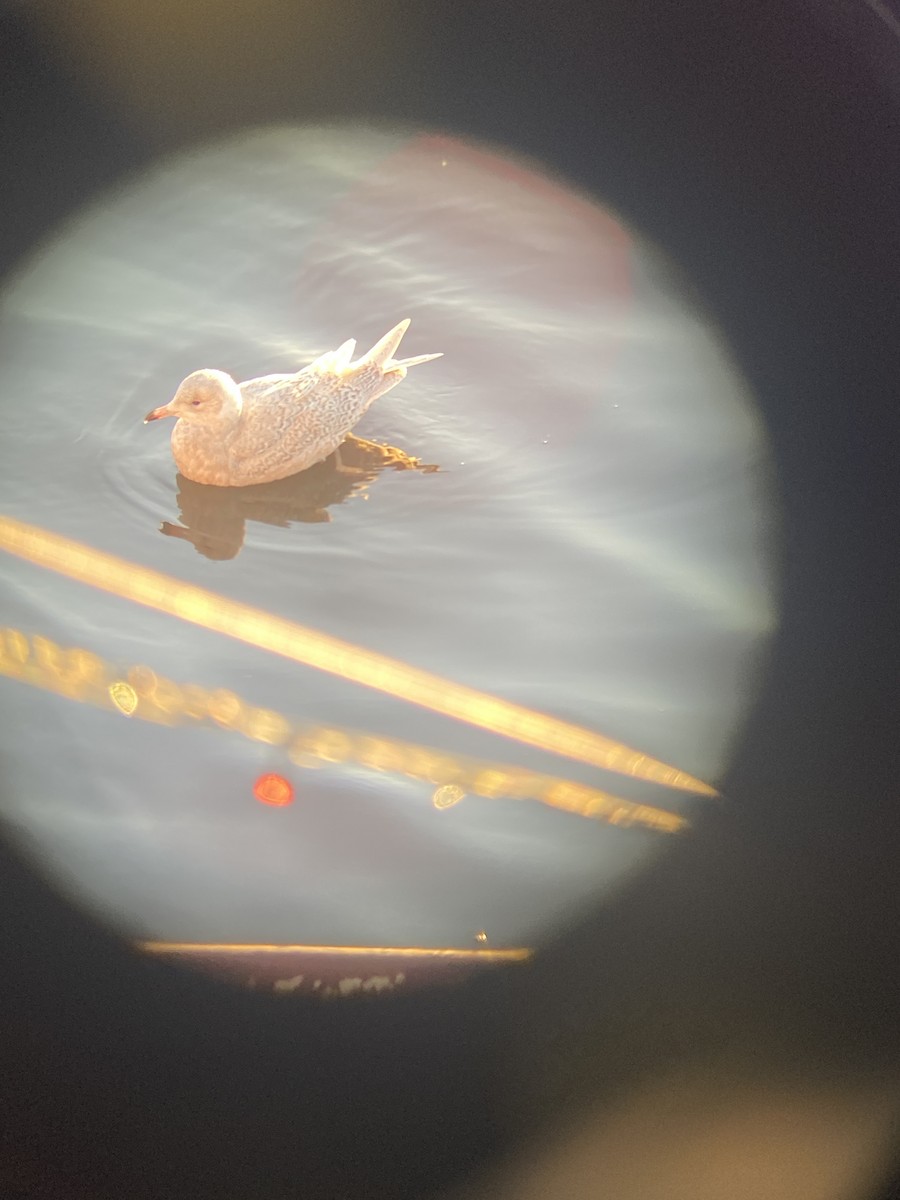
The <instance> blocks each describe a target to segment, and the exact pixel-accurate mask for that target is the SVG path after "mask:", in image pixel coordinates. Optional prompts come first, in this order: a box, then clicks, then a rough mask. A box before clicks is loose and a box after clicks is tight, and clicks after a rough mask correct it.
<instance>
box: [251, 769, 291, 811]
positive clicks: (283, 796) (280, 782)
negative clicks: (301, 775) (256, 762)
mask: <svg viewBox="0 0 900 1200" xmlns="http://www.w3.org/2000/svg"><path fill="white" fill-rule="evenodd" d="M253 795H254V796H255V797H256V799H257V800H258V801H259V802H260V804H271V805H272V806H273V807H274V808H284V807H285V805H287V804H292V803H293V801H294V789H293V787H292V786H291V784H290V782H289V781H288V780H287V779H285V777H284V776H283V775H260V777H259V779H257V781H256V783H254V785H253Z"/></svg>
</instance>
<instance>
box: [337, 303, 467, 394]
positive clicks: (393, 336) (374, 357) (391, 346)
mask: <svg viewBox="0 0 900 1200" xmlns="http://www.w3.org/2000/svg"><path fill="white" fill-rule="evenodd" d="M407 329H409V317H407V318H406V320H405V321H401V322H400V324H399V325H395V326H394V328H393V329H392V330H391V331H390V333H386V334H385V335H384V337H383V338H382V339H381V341H379V342H376V343H375V345H374V346H373V347H372V349H371V350H370V351H369V352H368V354H364V355H363V356H362V358H360V359H357V361H356V362H355V363H354V364H353V365H354V366H355V367H357V368H358V367H363V366H374V367H378V369H379V370H380V371H382V372H383V373H384V375H385V376H386V377H392V376H398V379H397V382H399V380H400V379H402V378H403V377H404V375H405V374H406V371H407V368H408V367H417V366H418V365H419V363H427V362H431V361H432V359H434V358H442V357H443V355H442V354H417V355H416V356H415V358H394V354H395V353H396V351H397V348H398V347H399V345H400V342H401V341H402V340H403V335H404V333H406V331H407ZM342 349H343V347H342ZM351 353H352V351H351Z"/></svg>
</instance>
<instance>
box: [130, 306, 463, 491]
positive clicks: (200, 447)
mask: <svg viewBox="0 0 900 1200" xmlns="http://www.w3.org/2000/svg"><path fill="white" fill-rule="evenodd" d="M408 328H409V320H406V321H401V322H400V324H399V325H397V326H395V327H394V328H393V329H392V330H391V331H390V333H387V334H385V336H384V337H383V338H382V339H381V341H380V342H378V343H377V344H376V345H374V346H373V347H372V349H371V350H370V351H369V352H368V354H364V355H363V356H362V358H358V359H356V361H355V362H352V361H351V359H352V356H353V352H354V350H355V349H356V342H355V341H348V342H344V344H343V345H342V346H339V347H338V349H337V350H329V351H328V352H327V353H325V354H323V355H321V357H319V358H317V359H316V360H315V362H313V363H310V364H309V366H308V367H304V368H303V370H302V371H298V372H297V373H296V374H294V375H264V376H262V377H261V378H259V379H248V380H247V382H246V383H240V384H238V383H235V381H234V380H233V379H232V378H231V376H230V375H227V374H226V373H225V372H224V371H215V370H202V371H194V372H193V374H191V375H188V377H187V379H185V380H183V381H182V382H181V384H180V385H179V387H178V390H177V391H176V393H175V395H174V397H173V399H172V400H171V401H170V402H169V403H168V404H164V405H163V406H162V407H161V408H154V409H153V411H152V412H150V413H148V414H147V416H146V417H145V418H144V421H145V423H146V422H147V421H156V420H158V419H159V418H160V417H176V418H177V420H176V422H175V428H174V429H173V430H172V454H173V455H174V457H175V463H176V465H177V467H178V470H179V471H180V472H181V474H182V475H184V476H185V477H186V478H187V479H192V480H193V481H194V482H195V483H211V484H217V485H219V486H220V487H247V486H249V485H250V484H255V483H271V482H272V481H273V480H276V479H284V478H285V477H286V476H288V475H294V474H295V473H296V472H297V471H303V470H305V469H306V468H307V467H311V466H313V465H314V464H315V463H317V462H321V461H322V460H323V459H325V458H327V457H328V456H329V454H331V453H333V451H335V450H336V449H337V448H338V446H340V444H341V442H342V441H343V440H344V438H345V437H346V436H347V434H348V433H349V432H350V430H351V429H352V428H353V427H354V425H355V424H356V423H357V421H358V420H359V419H360V417H361V416H362V415H363V413H364V412H365V411H366V409H367V408H368V407H369V405H370V404H371V403H372V401H373V400H377V399H378V397H379V396H383V395H384V394H385V392H389V391H390V390H391V388H392V387H395V386H396V385H397V384H398V383H399V382H400V381H401V380H402V379H404V378H405V376H406V372H407V369H408V368H409V367H414V366H417V365H418V364H419V363H426V362H430V361H431V360H432V359H434V358H440V357H441V355H440V354H420V355H418V356H417V357H415V358H402V359H395V358H394V354H395V352H396V350H397V348H398V346H399V345H400V341H401V339H402V337H403V335H404V333H406V331H407V329H408Z"/></svg>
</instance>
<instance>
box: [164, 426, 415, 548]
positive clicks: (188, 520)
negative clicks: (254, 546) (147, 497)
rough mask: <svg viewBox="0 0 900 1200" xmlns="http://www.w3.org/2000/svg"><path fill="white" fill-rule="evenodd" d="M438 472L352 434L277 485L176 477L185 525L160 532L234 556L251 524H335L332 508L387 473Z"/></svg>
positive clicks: (166, 522)
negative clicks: (217, 482) (236, 484)
mask: <svg viewBox="0 0 900 1200" xmlns="http://www.w3.org/2000/svg"><path fill="white" fill-rule="evenodd" d="M438 469H439V468H438V467H437V466H436V465H435V464H434V463H431V464H425V463H422V462H420V461H419V459H417V458H412V457H411V456H410V455H408V454H405V453H404V452H403V451H402V450H398V449H396V448H395V447H393V446H383V445H381V444H380V443H378V442H369V441H366V440H364V439H363V438H358V437H354V436H353V434H349V435H348V436H347V438H346V439H345V440H344V441H343V442H342V443H341V445H340V447H339V448H338V449H337V450H336V451H335V452H334V453H333V454H330V455H329V456H328V458H326V459H325V460H324V462H320V463H316V465H315V466H313V467H309V468H308V469H307V470H305V471H300V472H299V473H298V474H296V475H291V476H289V477H288V478H287V479H279V480H277V481H276V482H274V483H260V484H256V485H253V486H250V487H214V486H212V485H210V484H203V483H193V482H192V481H191V480H190V479H185V477H184V476H183V475H177V476H176V479H177V481H178V508H179V515H180V517H181V520H182V522H183V524H182V525H173V524H172V523H171V522H170V521H163V523H162V525H161V526H160V532H161V533H164V534H166V535H167V536H168V537H177V538H182V539H184V541H187V542H190V543H191V544H192V545H193V547H194V549H195V550H196V551H197V552H198V554H203V555H205V557H206V558H212V559H219V560H224V559H228V558H235V557H236V556H237V555H238V554H239V553H240V551H241V548H242V546H243V544H244V531H245V526H246V522H247V521H260V522H262V523H263V524H265V525H278V526H281V527H282V528H286V527H287V526H288V525H291V524H293V523H295V522H302V523H305V524H317V523H320V522H323V521H330V520H331V514H330V513H329V512H328V509H329V508H331V507H333V506H334V505H336V504H343V502H344V501H345V500H347V499H349V498H350V497H351V496H352V495H353V494H354V493H355V492H358V491H360V490H361V489H362V488H364V487H365V486H366V485H367V484H369V483H371V482H372V480H373V479H375V478H376V477H377V476H378V475H379V474H380V473H381V472H382V471H386V470H391V471H422V472H425V473H431V472H434V471H437V470H438Z"/></svg>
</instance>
